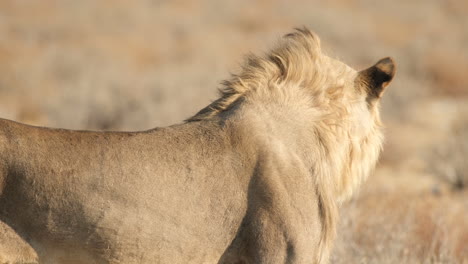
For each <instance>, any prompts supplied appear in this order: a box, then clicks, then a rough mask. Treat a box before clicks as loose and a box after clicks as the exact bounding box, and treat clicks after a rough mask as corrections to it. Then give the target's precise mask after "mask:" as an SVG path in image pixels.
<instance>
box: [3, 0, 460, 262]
mask: <svg viewBox="0 0 468 264" xmlns="http://www.w3.org/2000/svg"><path fill="white" fill-rule="evenodd" d="M466 10H468V4H467V2H466V1H462V0H450V1H422V0H417V1H403V0H397V1H386V2H379V3H378V4H376V3H375V2H374V1H367V0H365V1H344V0H341V1H340V0H333V1H327V2H326V3H323V2H318V1H317V2H315V1H294V2H286V1H234V0H227V1H214V0H209V1H149V0H148V1H90V0H83V1H52V0H47V1H39V0H29V1H13V0H12V1H1V2H0V116H1V117H5V118H10V119H15V120H18V121H22V122H27V123H30V124H36V125H47V126H55V127H65V128H80V129H83V128H89V129H106V130H110V129H125V130H137V129H145V128H150V127H154V126H161V125H168V124H171V123H175V122H179V121H181V120H184V119H186V118H188V117H189V116H192V115H193V114H194V113H195V112H196V111H197V110H199V109H201V108H202V107H203V106H205V105H207V104H208V103H209V101H208V98H215V96H216V95H215V92H216V89H215V88H216V87H217V86H218V82H219V81H220V80H223V79H226V76H227V74H226V73H227V72H228V71H229V70H232V69H235V68H236V67H237V65H238V64H239V62H240V59H239V58H241V57H242V55H243V54H245V53H246V52H248V51H255V53H257V52H258V51H259V50H265V47H267V46H269V45H270V44H269V43H274V42H275V40H276V39H277V38H278V36H280V35H283V34H284V33H286V32H289V30H290V29H291V28H293V27H297V26H301V25H305V26H307V27H309V28H311V29H312V30H313V31H315V32H316V33H317V34H318V35H319V36H320V37H321V39H322V43H323V46H324V47H327V49H328V51H329V52H328V53H332V54H333V53H334V54H335V55H337V56H338V57H339V58H340V59H341V60H343V61H345V62H347V64H349V65H353V66H356V68H359V66H362V67H364V66H366V65H370V64H372V63H373V62H375V61H376V60H377V59H379V58H380V57H382V56H386V55H391V56H393V57H394V58H395V60H396V61H397V63H398V66H399V72H398V76H397V78H396V79H395V80H394V83H393V84H392V86H391V87H390V88H389V89H388V91H386V94H385V96H384V99H383V107H382V110H383V112H382V118H383V122H384V124H385V125H386V131H385V135H386V143H385V146H384V152H383V157H382V159H381V162H380V165H379V166H378V168H377V170H376V172H375V173H374V175H373V176H371V177H370V178H369V180H368V181H367V183H366V184H365V185H364V186H363V187H364V188H363V189H362V190H361V192H360V194H359V195H358V196H357V197H356V198H355V199H353V200H352V201H351V202H350V203H348V204H345V205H344V207H343V208H342V210H341V216H342V220H341V221H340V223H339V228H338V235H337V243H336V245H335V249H334V251H333V252H332V263H468V254H467V253H466V252H468V248H467V245H468V215H467V212H468V210H467V207H468V204H467V201H468V194H467V191H466V187H461V188H460V187H457V186H459V185H460V184H459V183H457V182H460V180H457V179H462V180H461V182H462V183H463V182H465V183H464V186H466V171H467V170H463V169H459V168H460V167H461V166H462V165H463V164H464V162H463V161H464V160H466V156H465V155H466V154H463V153H466V152H467V150H466V149H464V148H465V147H464V146H466V145H463V144H458V143H462V142H463V139H464V138H466V137H460V136H458V135H459V134H460V133H461V132H460V131H461V130H460V127H467V126H468V125H467V123H468V121H467V118H464V117H466V116H467V114H466V112H465V111H466V108H467V105H468V99H467V96H468V78H466V76H465V75H466V74H465V73H466V72H467V63H466V62H467V61H468V53H467V52H466V47H467V46H468V43H467V39H468V31H466V26H467V25H468V17H467V16H466ZM465 141H466V140H465ZM460 160H461V162H460ZM454 171H461V175H460V173H458V174H456V173H455V172H454ZM463 179H465V180H463ZM462 185H463V184H462Z"/></svg>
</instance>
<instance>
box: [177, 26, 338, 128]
mask: <svg viewBox="0 0 468 264" xmlns="http://www.w3.org/2000/svg"><path fill="white" fill-rule="evenodd" d="M331 64H333V60H332V59H330V58H328V57H327V56H325V55H324V54H322V52H321V49H320V39H319V37H318V36H317V35H315V34H314V33H313V32H311V31H310V30H308V29H307V28H297V29H296V30H295V31H294V32H293V33H290V34H287V35H285V36H284V38H282V39H281V41H280V43H279V45H278V46H277V47H276V48H274V49H273V50H271V51H270V52H269V53H267V54H265V55H264V56H257V55H254V54H250V55H248V56H247V58H246V60H245V62H244V64H243V65H242V70H241V72H240V73H239V74H233V75H232V76H231V78H230V79H229V80H225V81H223V82H222V87H221V88H220V89H219V94H220V97H219V98H218V99H217V100H215V101H214V102H212V103H211V104H210V105H208V106H207V107H205V108H203V109H202V110H200V111H199V112H198V113H197V114H195V115H194V116H193V117H191V118H189V119H187V120H186V121H188V122H190V121H200V120H206V119H210V118H212V117H213V116H216V115H217V114H219V113H221V112H223V111H226V110H228V109H229V108H230V107H231V106H232V105H233V104H234V102H236V101H237V100H239V99H240V98H242V97H244V96H245V95H246V94H248V93H250V92H257V93H263V94H267V93H271V92H272V89H285V86H290V85H294V84H295V85H300V86H306V87H308V89H309V90H310V91H315V92H321V91H323V88H322V87H324V86H323V85H322V84H323V83H324V82H326V81H328V80H330V79H332V78H330V77H331V75H330V70H333V71H335V72H336V73H335V74H332V76H333V77H335V78H333V81H336V77H339V76H340V74H339V72H340V70H341V71H343V70H346V69H345V68H347V67H346V65H344V64H343V65H342V66H344V67H343V68H342V69H340V67H336V65H331ZM333 66H335V67H333Z"/></svg>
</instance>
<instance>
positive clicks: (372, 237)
mask: <svg viewBox="0 0 468 264" xmlns="http://www.w3.org/2000/svg"><path fill="white" fill-rule="evenodd" d="M462 195H463V197H458V196H447V197H440V196H434V195H432V194H430V193H428V194H411V193H406V194H405V193H403V192H393V193H385V192H382V193H378V192H376V193H371V194H368V195H363V196H361V197H360V198H358V199H357V200H355V201H353V202H352V203H351V204H349V205H347V206H345V208H343V213H342V220H341V223H340V227H339V230H338V239H337V243H336V246H335V251H334V254H333V256H332V263H335V264H341V263H343V264H344V263H376V264H377V263H379V264H381V263H415V264H416V263H428V264H429V263H447V264H448V263H466V262H467V261H468V256H467V253H466V252H468V247H467V245H468V224H467V222H466V219H467V217H468V213H466V212H464V213H460V212H463V207H464V206H466V204H463V203H461V202H460V199H463V198H465V199H466V197H467V194H466V193H463V194H462Z"/></svg>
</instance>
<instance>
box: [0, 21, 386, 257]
mask: <svg viewBox="0 0 468 264" xmlns="http://www.w3.org/2000/svg"><path fill="white" fill-rule="evenodd" d="M394 73H395V66H394V63H393V61H392V59H390V58H385V59H382V60H380V61H379V62H378V63H377V64H376V65H374V66H372V67H370V68H368V69H366V70H363V71H360V72H356V71H355V70H353V69H352V68H350V67H348V66H346V65H345V64H343V63H341V62H339V61H337V60H334V59H331V58H330V57H327V56H326V55H324V54H323V53H322V51H321V48H320V41H319V38H318V37H317V36H316V35H315V34H313V33H311V32H310V31H308V30H307V29H298V30H296V31H295V32H293V33H291V34H288V35H286V36H285V37H284V38H283V39H282V40H281V43H280V44H279V45H278V47H276V48H275V49H273V50H272V51H270V52H269V53H267V54H266V55H265V56H263V57H258V56H250V57H249V58H248V59H247V61H246V63H245V64H244V65H243V69H242V71H241V73H240V74H239V75H234V76H233V77H232V78H231V79H230V80H229V81H226V82H225V83H224V88H223V89H221V96H220V98H219V99H217V100H216V101H214V102H213V103H212V104H210V105H209V106H207V107H206V108H204V109H202V110H201V111H200V112H198V113H197V114H196V115H195V116H193V117H191V118H189V119H188V120H186V121H185V122H184V123H183V124H179V125H174V126H170V127H165V128H155V129H151V130H148V131H142V132H92V131H71V130H64V129H52V128H42V127H33V126H28V125H23V124H19V123H16V122H13V121H8V120H1V121H0V131H1V132H0V144H1V145H0V146H1V148H0V157H1V158H0V171H1V174H0V194H1V195H0V220H1V221H3V222H4V223H6V224H7V225H8V226H9V227H11V228H12V229H13V230H14V232H16V233H17V234H18V235H19V236H18V239H19V237H21V239H23V240H24V241H25V242H27V243H28V244H29V245H30V246H31V247H32V248H33V249H34V250H35V252H36V253H37V256H38V261H39V262H40V263H326V262H327V258H328V255H329V254H328V253H329V251H330V247H331V242H332V240H333V237H334V235H335V222H336V220H337V206H338V205H339V204H340V203H341V202H342V201H344V200H345V199H346V198H348V197H349V196H350V195H351V194H352V193H353V191H354V190H356V188H357V187H358V186H359V185H360V184H361V183H362V182H363V181H364V180H365V179H366V177H367V176H368V175H369V173H370V171H371V170H372V169H373V168H374V166H375V163H376V161H377V158H378V156H379V152H380V149H381V143H382V133H381V124H380V120H379V110H378V108H379V98H380V97H381V95H382V93H383V91H384V88H385V87H386V86H387V84H388V83H389V82H390V81H391V79H392V78H393V76H394ZM11 232H13V231H11ZM11 237H13V236H11ZM0 241H2V240H1V239H0ZM13 242H15V241H12V243H13ZM15 243H16V242H15ZM4 246H5V245H2V247H4ZM0 252H1V250H0ZM20 257H21V256H18V259H20ZM31 259H33V260H32V261H34V256H33V257H31Z"/></svg>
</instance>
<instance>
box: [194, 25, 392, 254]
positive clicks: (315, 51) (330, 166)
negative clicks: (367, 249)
mask: <svg viewBox="0 0 468 264" xmlns="http://www.w3.org/2000/svg"><path fill="white" fill-rule="evenodd" d="M356 77H357V72H356V71H355V70H353V69H352V68H350V67H348V66H347V65H345V64H343V63H341V62H339V61H337V60H334V59H332V58H330V57H328V56H326V55H325V54H323V53H322V51H321V47H320V39H319V38H318V36H316V35H315V34H314V33H312V32H311V31H309V30H308V29H306V28H300V29H296V31H295V32H293V33H291V34H288V35H286V36H285V37H284V38H283V39H282V40H281V42H280V43H279V45H278V46H277V47H276V48H274V49H273V50H272V51H270V52H269V53H267V54H266V55H264V56H256V55H249V56H248V57H247V59H246V61H245V63H244V64H243V65H242V70H241V72H240V73H239V74H234V75H232V76H231V78H230V79H229V80H227V81H224V82H223V83H222V85H223V87H222V88H221V89H220V98H219V99H217V100H215V101H214V102H213V103H211V104H210V105H208V106H207V107H205V108H204V109H202V110H201V111H200V112H198V113H197V114H196V115H195V116H193V117H191V118H189V119H188V120H187V121H188V122H191V121H200V120H207V119H211V118H213V117H214V116H217V115H218V114H220V113H222V112H225V111H229V110H230V109H231V107H232V106H234V105H236V102H237V101H239V100H242V99H247V98H249V97H253V96H256V97H255V98H258V96H259V95H261V96H268V95H270V97H275V100H287V98H288V97H290V93H297V92H298V91H299V90H300V92H302V93H304V91H306V92H305V93H307V99H306V100H307V102H306V103H307V104H308V105H309V106H310V109H311V110H310V112H311V113H312V115H313V116H312V118H311V120H312V121H313V122H314V123H315V126H314V128H315V129H314V137H315V138H316V144H315V146H316V147H315V149H311V150H310V151H311V156H313V157H314V159H315V161H314V163H315V164H314V166H313V168H311V170H312V171H313V172H314V173H313V174H314V177H316V178H315V182H316V189H317V193H318V196H319V207H320V213H321V218H322V219H321V222H322V237H321V241H320V250H319V252H320V256H319V257H318V260H317V262H318V263H322V261H324V260H325V259H327V257H328V255H329V250H330V248H331V241H332V240H333V238H334V236H335V226H336V220H337V218H338V214H337V206H338V205H339V204H341V202H342V201H344V200H346V199H347V198H349V197H350V196H351V195H352V193H353V191H354V190H356V189H357V188H358V187H359V185H360V184H361V183H362V182H363V181H364V180H365V179H366V178H367V176H368V175H369V174H370V172H371V170H372V169H373V168H374V167H375V163H376V161H377V159H378V156H379V153H380V150H381V145H382V144H381V143H382V140H383V137H382V133H381V132H380V128H381V125H380V118H379V113H378V106H376V105H372V106H369V109H367V108H366V109H361V108H360V106H361V105H359V104H357V103H356V102H357V101H359V98H360V97H362V93H363V91H360V90H359V89H356V88H355V83H354V82H355V79H356ZM297 88H299V90H298V89H297ZM271 94H274V96H271ZM278 97H279V98H278ZM294 98H295V99H298V98H299V99H301V98H300V97H298V96H296V97H294ZM361 112H362V113H364V112H370V115H372V118H371V120H372V124H368V125H367V126H369V129H368V131H369V132H368V133H367V134H366V135H365V136H363V137H360V136H359V135H356V134H354V133H353V132H354V131H355V130H357V128H356V126H359V125H362V124H361V121H360V120H357V119H358V118H359V116H360V115H362V113H361ZM362 123H370V122H368V120H363V121H362Z"/></svg>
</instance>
